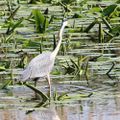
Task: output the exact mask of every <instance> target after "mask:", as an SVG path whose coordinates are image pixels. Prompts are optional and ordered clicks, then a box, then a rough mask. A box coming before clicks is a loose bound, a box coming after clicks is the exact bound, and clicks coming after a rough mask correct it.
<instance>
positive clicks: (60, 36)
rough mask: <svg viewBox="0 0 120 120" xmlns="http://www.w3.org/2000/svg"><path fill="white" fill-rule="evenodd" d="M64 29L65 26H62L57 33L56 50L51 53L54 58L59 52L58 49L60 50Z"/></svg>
mask: <svg viewBox="0 0 120 120" xmlns="http://www.w3.org/2000/svg"><path fill="white" fill-rule="evenodd" d="M64 28H65V25H63V26H62V27H61V29H60V31H59V35H58V36H59V38H58V39H59V40H58V44H57V46H56V48H55V49H54V51H53V53H52V54H53V55H54V56H56V55H57V53H58V51H59V48H60V45H61V42H62V33H63V30H64Z"/></svg>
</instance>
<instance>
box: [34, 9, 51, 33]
mask: <svg viewBox="0 0 120 120" xmlns="http://www.w3.org/2000/svg"><path fill="white" fill-rule="evenodd" d="M32 14H33V19H34V22H35V24H36V31H37V32H38V33H45V31H46V28H47V27H48V25H49V22H48V20H47V18H46V17H45V16H44V15H43V14H42V13H41V11H40V10H38V9H35V10H33V11H32Z"/></svg>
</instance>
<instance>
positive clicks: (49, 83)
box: [47, 74, 51, 98]
mask: <svg viewBox="0 0 120 120" xmlns="http://www.w3.org/2000/svg"><path fill="white" fill-rule="evenodd" d="M47 80H48V85H49V94H50V98H51V82H50V75H49V74H48V75H47Z"/></svg>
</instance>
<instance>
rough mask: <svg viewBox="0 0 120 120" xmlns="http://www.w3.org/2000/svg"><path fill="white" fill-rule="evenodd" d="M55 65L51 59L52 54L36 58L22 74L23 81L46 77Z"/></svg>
mask: <svg viewBox="0 0 120 120" xmlns="http://www.w3.org/2000/svg"><path fill="white" fill-rule="evenodd" d="M53 64H54V59H53V58H51V53H43V54H40V55H38V56H36V57H35V58H34V59H32V60H31V62H30V63H29V65H28V67H27V68H26V69H25V70H24V71H23V72H22V75H21V79H22V81H25V80H27V79H32V78H36V77H44V76H46V75H47V74H48V73H49V72H50V71H51V69H52V67H53Z"/></svg>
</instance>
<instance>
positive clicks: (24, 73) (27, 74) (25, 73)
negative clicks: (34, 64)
mask: <svg viewBox="0 0 120 120" xmlns="http://www.w3.org/2000/svg"><path fill="white" fill-rule="evenodd" d="M31 73H32V68H31V66H28V67H27V68H26V69H25V70H23V71H22V74H21V75H20V81H26V80H28V79H29V78H30V76H31Z"/></svg>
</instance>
